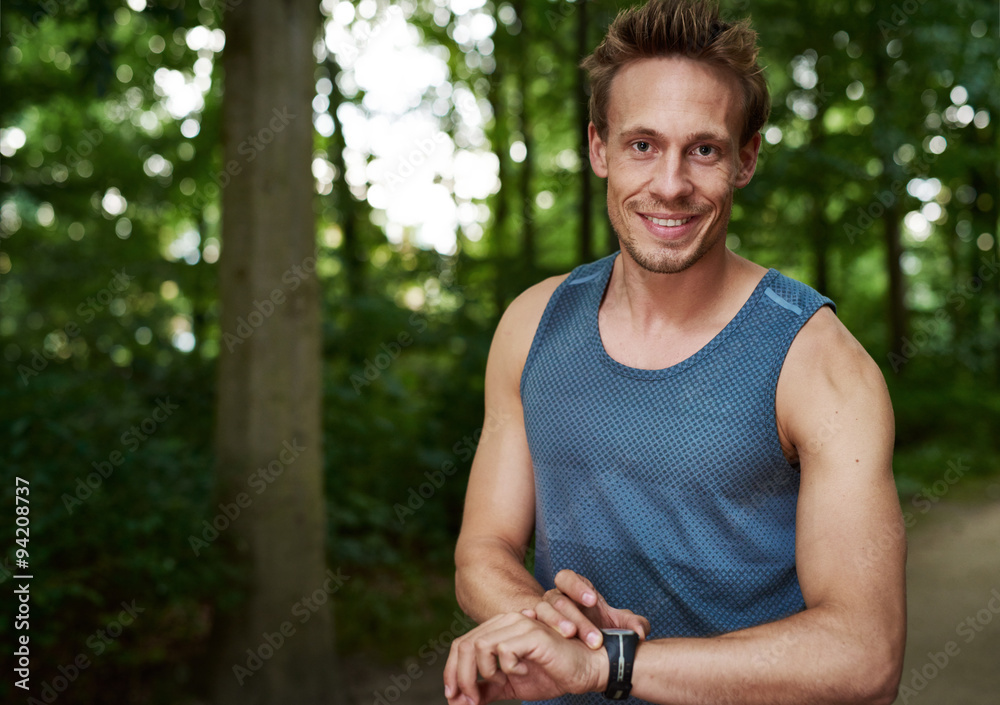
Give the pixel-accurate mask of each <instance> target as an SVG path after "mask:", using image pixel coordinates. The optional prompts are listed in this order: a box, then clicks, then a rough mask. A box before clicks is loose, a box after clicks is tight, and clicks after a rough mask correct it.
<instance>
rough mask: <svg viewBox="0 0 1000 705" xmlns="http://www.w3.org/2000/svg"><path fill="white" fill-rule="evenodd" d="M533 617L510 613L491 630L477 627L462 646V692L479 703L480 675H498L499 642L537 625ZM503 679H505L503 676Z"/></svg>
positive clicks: (460, 654) (459, 678)
mask: <svg viewBox="0 0 1000 705" xmlns="http://www.w3.org/2000/svg"><path fill="white" fill-rule="evenodd" d="M535 624H536V623H535V622H534V621H533V620H528V619H525V618H524V617H522V616H520V615H515V614H511V615H507V616H506V617H505V618H504V619H502V620H498V621H497V622H494V623H491V624H490V627H489V628H488V629H484V630H477V633H476V634H475V635H471V634H470V635H469V636H470V637H471V638H467V639H466V640H465V642H464V643H463V644H461V645H460V646H459V661H458V668H457V674H458V675H457V680H458V689H459V691H460V692H461V693H462V694H464V695H466V696H468V697H469V698H470V699H472V701H473V703H472V705H476V703H477V702H478V700H477V699H478V697H479V686H480V685H481V684H479V683H477V675H482V676H483V678H485V679H486V680H493V679H494V677H495V676H496V674H497V671H498V668H497V650H496V647H497V644H499V643H500V642H502V641H505V640H507V639H512V638H514V637H517V636H520V635H522V634H524V633H525V632H527V631H529V630H531V629H532V628H537V627H536V626H535ZM500 680H504V678H501V679H500Z"/></svg>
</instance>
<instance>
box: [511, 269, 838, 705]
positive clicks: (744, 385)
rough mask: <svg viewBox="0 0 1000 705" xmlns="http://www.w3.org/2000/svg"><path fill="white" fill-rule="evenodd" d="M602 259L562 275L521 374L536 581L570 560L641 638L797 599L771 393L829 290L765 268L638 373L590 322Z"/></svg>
mask: <svg viewBox="0 0 1000 705" xmlns="http://www.w3.org/2000/svg"><path fill="white" fill-rule="evenodd" d="M615 256H616V255H611V256H609V257H606V258H604V259H601V260H598V261H597V262H593V263H591V264H587V265H583V266H581V267H578V268H577V269H575V270H574V271H573V272H572V273H571V274H570V276H569V277H568V278H567V279H566V280H565V281H564V282H563V283H562V284H560V285H559V287H558V288H557V289H556V291H555V292H554V293H553V295H552V298H551V299H550V301H549V303H548V305H547V307H546V309H545V312H544V314H543V315H542V318H541V321H540V323H539V325H538V330H537V332H536V333H535V337H534V340H533V341H532V344H531V348H530V351H529V353H528V357H527V360H526V362H525V365H524V371H523V373H522V376H521V400H522V403H523V406H524V423H525V429H526V431H527V437H528V446H529V449H530V451H531V460H532V464H533V466H534V475H535V577H536V578H537V579H538V581H539V582H540V583H541V585H542V587H544V588H545V589H549V588H552V587H553V586H554V583H553V580H554V578H555V574H556V573H558V572H559V571H560V570H562V569H563V568H570V569H572V570H575V571H577V572H578V573H580V574H581V575H584V576H586V577H588V578H589V579H590V580H592V581H593V583H594V585H595V587H596V588H597V589H598V590H599V591H600V592H601V593H602V594H603V595H604V597H605V598H606V599H607V601H608V603H609V604H610V605H612V606H613V607H622V608H627V609H631V610H632V611H634V612H636V613H637V614H641V615H644V616H645V617H647V618H648V619H649V621H650V624H651V626H652V630H651V634H650V637H651V638H654V639H656V638H663V637H705V636H712V635H716V634H722V633H725V632H731V631H734V630H737V629H743V628H746V627H751V626H754V625H757V624H762V623H765V622H770V621H774V620H777V619H780V618H782V617H785V616H788V615H790V614H793V613H795V612H798V611H800V610H802V609H804V607H805V605H804V602H803V599H802V592H801V590H800V589H799V583H798V578H797V576H796V572H795V508H796V502H797V499H798V489H799V475H798V469H797V468H795V467H793V466H791V465H789V463H788V461H787V460H786V459H785V457H784V455H783V454H782V451H781V446H780V443H779V439H778V431H777V427H776V424H775V406H774V404H775V389H776V386H777V382H778V374H779V373H780V372H781V366H782V363H783V362H784V359H785V355H786V353H787V352H788V348H789V346H790V345H791V343H792V340H793V339H794V338H795V335H796V334H797V333H798V331H799V329H800V328H801V327H802V325H803V324H804V323H805V322H806V321H807V320H808V319H809V317H810V316H812V315H813V314H814V313H815V312H816V311H817V310H818V309H819V308H820V307H821V306H823V305H830V306H833V302H832V301H830V299H827V298H826V297H823V296H821V295H820V294H818V293H817V292H816V291H814V290H813V289H810V288H809V287H807V286H806V285H804V284H801V283H799V282H797V281H794V280H792V279H789V278H788V277H785V276H784V275H782V274H780V273H779V272H777V271H776V270H774V269H772V270H769V271H768V272H767V274H765V275H764V278H763V279H762V280H761V282H760V283H759V284H758V285H757V287H756V289H754V292H753V294H751V295H750V298H749V300H747V302H746V303H745V304H744V306H743V307H742V308H741V309H740V311H739V313H737V314H736V316H735V317H734V318H733V319H732V320H731V321H730V322H729V324H728V325H727V326H726V327H725V328H723V330H722V331H721V332H720V333H719V334H718V335H716V336H715V337H714V338H713V339H712V340H711V341H710V342H709V343H708V344H706V345H705V346H704V347H703V348H702V349H701V350H699V351H698V352H696V353H695V354H694V355H692V356H691V357H689V358H687V359H686V360H684V361H682V362H679V363H677V364H676V365H673V366H672V367H668V368H666V369H661V370H640V369H635V368H631V367H628V366H626V365H623V364H621V363H619V362H617V361H616V360H614V359H613V358H611V356H610V355H608V353H607V352H606V351H605V349H604V345H603V343H602V342H601V338H600V333H599V330H598V319H597V313H598V308H599V306H600V303H601V299H602V297H603V295H604V291H605V289H606V288H607V284H608V281H609V279H610V276H611V271H612V267H613V265H614V261H615ZM592 696H593V697H592ZM559 700H560V701H561V702H563V703H568V702H575V703H584V702H593V703H598V702H604V700H603V698H601V696H600V695H597V694H588V695H586V696H564V697H563V698H560V699H559Z"/></svg>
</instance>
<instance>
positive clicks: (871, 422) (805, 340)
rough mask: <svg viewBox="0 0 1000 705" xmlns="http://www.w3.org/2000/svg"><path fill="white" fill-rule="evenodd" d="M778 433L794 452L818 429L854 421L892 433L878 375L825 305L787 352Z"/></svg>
mask: <svg viewBox="0 0 1000 705" xmlns="http://www.w3.org/2000/svg"><path fill="white" fill-rule="evenodd" d="M775 407H776V413H777V421H778V428H779V433H780V434H781V436H782V438H783V440H786V441H787V443H788V445H791V446H793V447H794V448H795V449H796V450H797V453H796V455H801V454H802V452H803V444H805V443H810V444H811V443H813V442H814V441H815V439H816V438H817V437H822V436H823V433H822V429H823V428H830V427H831V424H842V423H844V421H843V417H841V418H840V419H839V420H838V419H837V417H838V416H839V415H840V412H842V411H843V412H847V415H848V416H849V417H850V418H851V419H852V420H857V421H859V422H860V423H862V424H863V425H868V427H869V430H874V429H880V430H881V433H880V435H882V436H889V437H891V435H892V428H893V419H892V405H891V402H890V400H889V392H888V389H887V388H886V384H885V379H884V377H883V376H882V371H881V370H880V369H879V367H878V365H877V364H876V363H875V361H874V360H873V359H872V357H871V355H869V354H868V352H867V351H866V350H865V349H864V347H863V346H862V345H861V343H859V342H858V341H857V340H856V339H855V337H854V336H853V335H851V333H850V331H848V330H847V328H846V327H845V326H844V324H843V323H841V322H840V319H838V318H837V316H836V314H835V313H834V312H833V311H832V310H831V309H830V308H829V307H828V306H823V307H821V308H820V309H819V310H818V311H816V313H815V314H813V315H812V317H810V319H809V320H808V321H807V322H806V323H805V325H803V326H802V329H801V330H800V331H799V332H798V335H796V337H795V339H794V340H793V341H792V345H791V347H790V348H789V350H788V355H787V356H786V358H785V363H784V365H783V366H782V369H781V374H780V376H779V378H778V389H777V394H776V400H775Z"/></svg>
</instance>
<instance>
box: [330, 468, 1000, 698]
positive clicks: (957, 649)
mask: <svg viewBox="0 0 1000 705" xmlns="http://www.w3.org/2000/svg"><path fill="white" fill-rule="evenodd" d="M979 496H980V497H981V499H977V500H974V501H971V502H970V501H949V502H946V501H942V502H940V503H938V504H935V505H933V506H932V507H930V508H929V509H928V510H927V511H926V512H925V513H920V512H919V511H916V510H914V507H913V506H912V505H911V506H909V507H904V509H909V511H911V513H913V514H914V516H915V518H914V523H913V525H912V528H911V529H910V530H909V531H908V535H909V545H910V554H909V562H908V567H907V582H908V603H909V634H908V639H907V652H906V663H905V666H904V669H903V673H904V675H903V681H902V687H901V690H900V695H899V698H898V699H897V700H896V704H897V705H998V703H1000V484H996V483H994V484H992V485H990V486H989V487H984V488H983V492H982V493H981V494H980V495H979ZM970 620H971V621H970ZM430 653H431V652H429V651H426V652H423V654H422V658H420V659H416V658H415V659H411V661H410V662H409V663H404V664H398V665H396V666H395V667H391V666H384V665H376V664H372V663H370V662H364V661H358V660H348V662H347V663H346V664H345V671H346V672H345V674H344V675H345V676H346V681H347V682H348V683H349V689H350V693H349V702H350V703H351V705H444V703H445V699H444V697H443V694H442V685H441V671H442V669H443V667H444V658H443V657H441V658H435V659H434V662H433V663H431V662H430Z"/></svg>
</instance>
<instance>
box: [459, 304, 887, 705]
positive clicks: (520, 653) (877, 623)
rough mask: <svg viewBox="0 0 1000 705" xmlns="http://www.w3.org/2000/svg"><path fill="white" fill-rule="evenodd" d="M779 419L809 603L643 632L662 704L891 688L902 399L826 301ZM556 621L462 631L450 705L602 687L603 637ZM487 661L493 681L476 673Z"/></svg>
mask: <svg viewBox="0 0 1000 705" xmlns="http://www.w3.org/2000/svg"><path fill="white" fill-rule="evenodd" d="M777 422H778V428H779V436H780V437H781V440H782V445H783V447H785V448H786V450H787V451H788V452H789V453H790V454H791V455H793V456H796V455H797V456H798V459H799V461H800V463H801V473H802V477H801V483H800V493H799V503H798V511H797V520H796V521H797V525H796V569H797V572H798V578H799V584H800V586H801V588H802V594H803V597H804V599H805V604H806V609H805V610H804V611H802V612H800V613H798V614H795V615H792V616H790V617H787V618H785V619H781V620H778V621H775V622H772V623H769V624H764V625H760V626H757V627H753V628H750V629H744V630H741V631H738V632H733V633H730V634H725V635H722V636H718V637H713V638H703V639H660V640H655V641H649V642H643V643H641V644H640V645H639V647H638V649H637V652H636V659H635V666H634V670H633V674H632V683H633V688H632V694H633V695H634V696H636V697H638V698H641V699H643V700H647V701H650V702H655V703H662V704H663V705H688V704H691V705H694V704H695V703H706V702H711V703H718V704H720V705H727V704H730V703H732V704H735V703H741V704H753V703H768V704H770V705H774V704H778V705H781V704H784V703H787V704H789V705H792V704H794V705H801V703H811V704H820V703H878V704H885V705H888V703H891V702H892V701H893V699H894V698H895V695H896V689H897V687H898V684H899V678H900V671H901V668H902V660H903V647H904V642H905V631H906V604H905V582H904V581H905V557H906V546H905V538H904V532H903V526H902V518H901V516H900V509H899V503H898V501H897V499H896V492H895V486H894V483H893V480H892V467H891V465H892V446H893V420H892V407H891V405H890V403H889V398H888V393H887V391H886V388H885V383H884V381H883V379H882V376H881V373H880V371H879V370H878V367H877V366H876V365H875V363H874V362H873V361H872V360H871V358H870V357H869V356H868V355H867V353H865V351H864V350H863V349H862V348H861V346H860V345H859V344H858V343H857V341H855V340H854V339H853V338H852V337H851V335H850V334H849V333H848V332H847V331H846V329H844V327H843V326H842V325H841V324H840V323H839V321H837V319H836V317H835V316H834V315H833V313H832V312H831V311H829V310H828V309H822V310H820V311H819V312H818V313H817V314H816V315H815V316H814V317H813V318H812V319H811V320H810V321H809V322H808V323H807V324H806V326H805V327H804V328H803V329H802V331H801V332H800V333H799V335H798V337H797V338H796V340H795V342H794V343H793V344H792V347H791V349H790V351H789V354H788V357H787V359H786V361H785V364H784V367H783V368H782V373H781V377H780V380H779V383H778V391H777ZM567 589H568V592H566V594H567V595H569V596H570V597H573V599H574V600H577V599H578V597H579V595H576V594H575V589H573V588H572V587H571V586H570V587H568V588H567ZM533 616H537V617H538V619H533V618H530V617H533ZM552 626H554V624H553V622H552V620H551V619H549V618H543V615H542V614H541V612H537V613H533V612H532V613H529V616H528V617H525V616H522V615H519V614H509V613H508V614H503V615H498V616H494V617H493V618H492V619H491V620H490V621H488V622H487V623H486V624H483V625H481V626H480V627H478V628H477V629H476V630H473V631H472V632H470V633H469V634H468V635H466V636H465V637H463V638H462V639H458V640H456V641H455V643H453V644H452V653H451V656H450V657H449V662H448V666H447V668H446V672H445V684H446V689H445V693H446V696H447V698H448V700H449V703H450V705H478V703H480V702H489V701H491V700H494V699H497V698H500V697H507V698H511V697H517V698H526V699H531V700H534V699H540V698H550V697H555V696H556V695H560V694H562V693H577V692H587V691H602V690H604V689H605V688H606V685H607V678H608V658H607V653H606V652H605V651H604V649H597V650H589V649H587V648H586V647H585V646H583V644H582V642H580V641H578V640H576V639H563V638H561V637H556V636H554V635H555V632H554V631H553V630H552V628H551V627H552ZM477 671H478V673H479V674H480V675H482V676H483V678H485V680H484V681H480V682H479V683H477V682H476V672H477Z"/></svg>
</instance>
